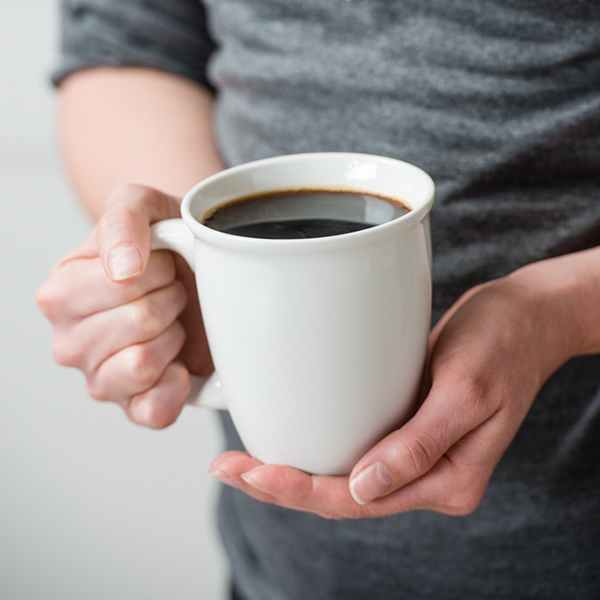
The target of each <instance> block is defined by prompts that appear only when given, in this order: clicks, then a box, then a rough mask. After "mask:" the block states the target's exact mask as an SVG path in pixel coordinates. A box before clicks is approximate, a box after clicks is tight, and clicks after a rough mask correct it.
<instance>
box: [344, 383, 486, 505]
mask: <svg viewBox="0 0 600 600" xmlns="http://www.w3.org/2000/svg"><path fill="white" fill-rule="evenodd" d="M484 399H485V393H484V392H483V390H481V389H479V387H478V385H477V384H476V383H474V382H471V383H469V380H468V379H464V378H460V377H458V378H456V380H455V381H453V382H450V381H448V380H447V379H442V380H438V381H437V382H436V384H434V387H433V388H432V389H431V391H430V393H429V396H428V397H427V399H426V400H425V402H424V403H423V405H422V406H421V407H420V409H419V410H418V412H417V413H416V414H415V416H414V417H413V418H412V419H411V420H410V421H408V423H406V424H405V425H404V426H403V427H402V428H400V429H399V430H397V431H394V432H392V433H391V434H389V435H388V436H387V437H386V438H384V439H383V440H382V441H381V442H379V443H378V444H377V445H376V446H375V447H374V448H372V449H371V450H370V451H369V452H368V453H367V454H366V455H365V456H364V457H363V458H362V459H361V460H360V461H359V462H358V463H357V464H356V466H355V467H354V469H353V471H352V473H351V476H350V491H351V493H352V495H353V497H354V499H355V500H356V502H358V503H359V504H365V503H367V502H371V501H373V500H375V499H377V498H380V497H382V496H385V495H388V494H390V493H392V492H394V491H395V490H397V489H399V488H401V487H403V486H406V485H407V484H408V483H410V482H412V481H414V480H416V479H418V478H420V477H423V476H424V475H425V474H426V473H428V472H429V471H430V470H431V469H432V468H433V467H434V466H435V465H436V464H437V463H438V461H439V460H440V459H441V458H442V457H443V456H444V455H445V454H446V453H447V451H448V450H449V449H450V448H451V447H452V446H454V444H456V443H457V442H458V441H459V440H461V439H462V438H464V436H465V435H467V434H468V433H469V432H472V431H473V430H475V429H476V428H477V427H479V426H480V425H481V424H482V423H483V422H484V421H486V420H487V419H488V418H490V416H491V414H490V406H489V405H488V403H487V402H485V400H484ZM491 412H492V414H493V412H494V408H491Z"/></svg>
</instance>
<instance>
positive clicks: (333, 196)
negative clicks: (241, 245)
mask: <svg viewBox="0 0 600 600" xmlns="http://www.w3.org/2000/svg"><path fill="white" fill-rule="evenodd" d="M408 211H409V209H408V208H406V207H405V206H404V205H403V204H401V203H400V202H399V201H396V200H392V199H389V198H384V197H380V196H374V195H370V194H362V193H359V192H348V191H329V190H310V189H307V190H284V191H278V192H272V193H269V194H261V195H257V196H250V197H247V198H239V199H236V200H233V201H231V202H228V203H226V204H223V205H221V206H219V207H217V208H216V209H215V210H213V212H212V213H210V214H209V215H207V216H206V217H205V218H204V219H203V223H204V224H205V225H206V226H207V227H210V228H211V229H216V230H217V231H223V232H225V233H230V234H233V235H239V236H244V237H253V238H264V239H278V240H281V239H302V238H317V237H328V236H332V235H341V234H343V233H351V232H353V231H360V230H361V229H367V228H369V227H373V226H375V225H380V224H381V223H387V222H388V221H392V220H394V219H397V218H398V217H401V216H402V215H405V214H406V213H407V212H408Z"/></svg>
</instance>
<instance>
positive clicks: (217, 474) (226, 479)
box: [208, 470, 240, 488]
mask: <svg viewBox="0 0 600 600" xmlns="http://www.w3.org/2000/svg"><path fill="white" fill-rule="evenodd" d="M208 474H209V475H212V476H213V477H214V478H215V479H218V480H219V481H220V482H221V483H224V484H225V485H230V486H231V487H234V488H239V487H240V484H239V482H238V481H236V480H235V479H234V478H233V477H230V476H229V475H228V474H227V473H225V471H220V470H218V471H209V472H208Z"/></svg>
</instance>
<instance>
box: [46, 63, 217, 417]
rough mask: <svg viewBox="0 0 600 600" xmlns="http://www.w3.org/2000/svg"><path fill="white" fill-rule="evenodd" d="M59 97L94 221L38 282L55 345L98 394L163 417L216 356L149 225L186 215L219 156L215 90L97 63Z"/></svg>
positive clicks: (190, 287)
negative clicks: (183, 209) (194, 190)
mask: <svg viewBox="0 0 600 600" xmlns="http://www.w3.org/2000/svg"><path fill="white" fill-rule="evenodd" d="M61 104H62V107H61V130H62V143H63V148H64V154H65V157H66V162H67V166H68V170H69V173H70V176H71V178H72V180H73V182H74V185H75V188H76V190H77V192H78V194H79V197H80V198H81V201H82V202H83V203H84V204H85V206H86V207H87V208H88V210H89V211H90V213H91V214H92V215H93V216H94V217H95V218H96V219H99V221H98V224H97V226H96V228H95V229H94V231H93V232H92V233H91V235H90V236H89V237H88V238H87V239H86V240H85V241H84V242H83V243H82V244H81V245H80V246H79V247H78V248H77V249H76V250H75V251H74V252H72V253H70V254H69V255H67V256H66V257H65V258H64V259H63V260H61V261H60V262H59V264H58V265H57V266H56V267H55V268H54V270H53V271H52V273H51V274H50V277H49V278H48V280H47V281H46V282H45V283H44V285H43V286H42V287H41V288H40V290H39V291H38V295H37V300H38V303H39V306H40V308H41V310H42V312H43V313H44V314H45V315H46V316H47V317H48V318H49V319H50V320H51V322H52V324H53V326H54V332H55V335H54V342H53V353H54V356H55V358H56V360H57V362H59V363H60V364H63V365H66V366H72V367H76V368H79V369H80V370H81V371H83V373H84V374H85V376H86V379H87V382H88V390H89V393H90V395H91V396H92V397H94V398H96V399H99V400H108V401H113V402H117V403H118V404H120V405H121V406H122V407H123V409H124V410H125V412H126V414H127V415H128V416H129V418H130V419H131V420H132V421H134V422H136V423H139V424H143V425H147V426H150V427H164V426H166V425H169V424H170V423H172V422H173V421H174V420H175V419H176V418H177V416H178V414H179V412H180V411H181V408H182V406H183V404H184V402H185V398H186V396H187V394H188V392H189V372H193V373H196V374H202V375H206V374H209V373H210V371H211V370H212V362H211V358H210V353H209V351H208V346H207V343H206V339H205V336H204V335H203V329H202V322H201V317H200V311H199V307H198V302H197V297H196V293H195V285H194V278H193V274H192V273H191V272H190V270H189V268H187V266H186V265H184V264H183V260H180V259H178V258H177V257H174V256H173V255H171V254H170V253H168V252H153V253H152V254H150V228H149V226H150V224H151V223H153V222H155V221H158V220H161V219H165V218H169V217H177V216H179V204H180V201H181V196H182V195H183V193H184V192H185V191H187V189H188V188H190V187H191V186H192V185H193V184H195V183H197V182H198V181H200V180H201V179H203V178H205V177H207V176H208V175H211V174H212V173H215V172H217V171H219V170H220V169H221V168H222V167H223V165H222V162H221V160H220V157H219V155H218V152H217V150H216V147H215V143H214V138H213V135H212V130H211V125H210V123H211V110H212V97H211V94H210V92H208V91H207V90H206V89H205V88H203V87H201V86H200V85H199V84H196V83H193V82H192V81H189V80H186V79H183V78H181V77H178V76H175V75H169V74H166V73H163V72H161V71H157V70H151V69H142V68H118V69H114V68H102V69H90V70H87V71H81V72H79V73H76V74H73V75H71V76H70V77H68V78H67V79H66V80H65V81H64V82H63V83H62V86H61Z"/></svg>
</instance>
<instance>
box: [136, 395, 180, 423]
mask: <svg viewBox="0 0 600 600" xmlns="http://www.w3.org/2000/svg"><path fill="white" fill-rule="evenodd" d="M176 419H177V414H176V413H174V411H173V410H172V408H171V407H170V406H169V405H168V403H164V402H161V401H160V400H158V399H154V398H153V399H146V401H145V402H144V414H143V417H142V418H140V417H139V416H138V417H136V418H135V421H136V422H137V423H140V424H141V425H145V426H146V427H150V428H151V429H165V428H166V427H168V426H169V425H172V424H173V423H174V422H175V420H176Z"/></svg>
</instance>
